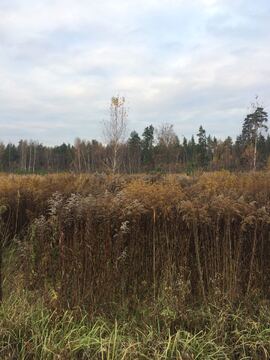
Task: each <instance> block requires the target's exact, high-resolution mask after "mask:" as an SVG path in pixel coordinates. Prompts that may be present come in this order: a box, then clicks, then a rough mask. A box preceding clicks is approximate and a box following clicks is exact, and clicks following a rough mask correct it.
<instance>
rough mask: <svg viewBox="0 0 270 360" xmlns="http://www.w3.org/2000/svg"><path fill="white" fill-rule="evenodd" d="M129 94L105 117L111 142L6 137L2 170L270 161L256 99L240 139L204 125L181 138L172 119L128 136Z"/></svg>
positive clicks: (182, 167)
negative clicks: (217, 133)
mask: <svg viewBox="0 0 270 360" xmlns="http://www.w3.org/2000/svg"><path fill="white" fill-rule="evenodd" d="M127 115H128V114H127V110H126V105H125V98H120V97H119V96H117V97H113V98H112V99H111V105H110V117H109V119H108V120H107V121H105V122H104V139H105V143H102V142H99V141H97V140H82V139H79V138H76V139H75V141H74V144H65V143H63V144H62V145H60V146H45V145H43V144H41V143H39V142H38V141H27V140H20V141H19V143H18V144H17V145H15V144H12V143H9V144H6V145H5V144H4V143H0V170H1V171H4V172H21V173H37V172H38V173H41V172H45V173H47V172H63V171H72V172H113V173H116V172H121V173H130V174H133V173H140V172H186V173H189V174H190V173H193V172H194V171H196V170H203V171H208V170H209V171H213V170H221V169H226V170H232V171H233V170H250V169H253V170H256V169H263V168H266V167H270V136H269V134H268V133H267V125H266V124H267V121H268V114H267V112H266V111H265V110H264V108H263V106H261V105H259V104H258V101H257V99H256V103H255V104H252V107H251V111H250V113H249V114H247V116H246V118H245V119H244V121H243V126H242V132H241V134H240V135H239V136H237V138H236V139H235V140H233V139H232V137H227V138H226V139H224V140H221V139H217V138H216V137H215V136H211V135H210V134H207V133H206V130H205V129H204V128H203V126H200V127H199V129H198V131H197V134H196V135H195V136H191V138H189V139H188V138H186V137H184V138H183V140H182V141H180V140H179V138H178V136H177V134H176V133H175V131H174V126H173V125H172V124H167V123H165V124H162V125H161V126H159V127H158V128H154V126H153V125H149V126H147V127H146V128H145V129H144V131H143V133H142V134H141V135H140V134H139V133H138V132H136V131H132V132H131V134H130V135H129V137H128V138H127V139H126V137H125V132H126V124H127Z"/></svg>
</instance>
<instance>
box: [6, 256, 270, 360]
mask: <svg viewBox="0 0 270 360" xmlns="http://www.w3.org/2000/svg"><path fill="white" fill-rule="evenodd" d="M5 263H6V264H5V267H8V271H7V269H6V271H5V273H6V274H8V275H9V276H8V277H6V279H5V294H6V296H5V299H4V301H3V303H2V305H0V359H1V360H26V359H29V360H30V359H33V360H34V359H35V360H36V359H37V360H43V359H48V360H50V359H52V360H56V359H60V360H69V359H82V360H84V359H91V360H95V359H97V360H99V359H101V360H113V359H114V360H124V359H131V360H136V359H148V360H157V359H177V360H192V359H193V360H194V359H198V360H207V359H209V360H212V359H213V360H214V359H230V360H231V359H232V360H234V359H235V360H236V359H237V360H238V359H241V360H244V359H245V360H247V359H250V360H251V359H252V360H266V359H269V358H270V327H269V325H270V305H269V303H268V302H266V301H264V302H263V301H260V302H259V301H258V299H255V298H254V299H251V301H250V302H249V303H247V304H245V305H241V306H236V305H233V304H231V303H229V302H228V301H227V302H226V301H223V302H222V303H219V304H217V303H216V304H212V305H210V304H209V305H208V306H201V307H197V308H195V307H193V308H189V307H188V306H185V307H183V309H182V310H181V311H178V312H177V311H176V310H175V309H174V308H173V299H172V302H171V303H170V302H168V301H167V300H166V301H164V299H160V300H159V301H158V302H157V303H156V305H155V306H152V307H151V306H149V305H148V306H147V305H146V304H142V305H141V308H140V309H138V310H137V311H136V313H133V314H130V313H129V312H127V311H124V309H121V310H120V312H119V313H118V314H117V316H113V315H112V316H111V317H109V316H108V315H107V316H106V317H105V316H104V317H94V316H92V318H90V317H89V315H87V314H86V313H84V312H82V311H65V312H59V311H58V312H57V311H56V310H51V309H49V308H48V307H46V305H45V303H44V301H43V298H42V297H41V295H40V294H37V293H31V292H30V291H24V290H23V289H22V285H21V281H20V274H19V272H18V271H17V270H16V267H15V264H16V262H14V257H13V255H12V256H11V257H9V258H8V257H6V261H5ZM7 279H8V280H7ZM11 279H13V281H11ZM8 293H10V295H9V296H7V294H8Z"/></svg>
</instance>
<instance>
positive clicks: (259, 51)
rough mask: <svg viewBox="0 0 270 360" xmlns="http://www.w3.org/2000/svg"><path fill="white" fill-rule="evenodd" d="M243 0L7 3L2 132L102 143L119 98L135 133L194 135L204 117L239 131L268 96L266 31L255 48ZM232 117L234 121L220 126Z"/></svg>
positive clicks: (1, 49) (1, 56) (0, 31)
mask: <svg viewBox="0 0 270 360" xmlns="http://www.w3.org/2000/svg"><path fill="white" fill-rule="evenodd" d="M241 2H242V0H241V1H240V0H239V1H238V0H235V2H232V1H231V0H226V1H225V0H194V1H192V2H189V3H187V2H186V1H179V0H164V1H160V0H144V1H143V0H137V1H134V0H115V1H113V2H112V1H111V0H103V1H99V2H97V1H89V0H77V1H75V0H65V1H64V0H54V1H53V0H42V1H41V0H35V1H34V0H20V1H15V0H14V1H10V2H6V3H5V4H4V3H2V2H1V3H0V16H1V23H0V39H1V43H0V115H1V116H0V124H2V125H1V126H2V130H3V131H2V136H3V134H5V131H6V130H7V129H11V128H12V129H13V130H14V139H17V138H18V136H21V127H22V125H20V124H22V123H23V128H24V131H25V132H24V134H26V135H27V128H29V129H30V127H31V128H32V130H31V132H30V130H29V134H31V137H33V131H36V137H37V138H38V137H39V133H38V129H42V131H43V132H46V131H45V128H46V126H47V132H46V133H44V138H43V141H44V140H45V141H46V140H47V139H46V138H45V135H46V136H48V140H47V141H48V142H50V141H52V140H51V139H54V141H56V142H58V141H63V140H65V139H64V136H66V137H67V139H66V140H69V141H72V139H73V137H75V136H77V135H78V136H83V137H85V136H86V133H87V131H89V137H97V138H100V137H101V130H100V121H101V120H102V118H104V117H105V116H107V107H108V102H109V99H110V97H111V96H112V95H114V94H117V93H120V94H123V95H125V96H126V97H127V100H128V103H129V106H130V116H129V117H130V126H132V127H134V128H138V130H139V131H140V130H142V128H143V126H146V125H147V124H149V122H153V123H154V125H155V124H158V123H160V122H162V121H171V122H175V123H176V128H177V129H178V130H179V132H181V133H185V129H186V131H187V132H188V133H187V135H190V133H191V132H193V133H196V127H197V126H198V124H200V122H201V121H204V122H205V124H204V125H205V127H206V128H207V124H209V126H210V127H211V128H210V129H208V130H209V131H213V132H216V133H217V132H219V133H221V134H224V136H225V135H228V134H229V133H233V134H235V133H236V132H237V131H238V128H239V124H240V122H241V120H242V113H243V111H245V109H246V106H247V103H248V102H249V101H250V100H251V99H250V97H252V96H253V95H254V94H255V93H259V94H261V95H262V96H267V94H268V92H269V90H270V89H269V85H268V84H269V80H270V79H269V76H270V71H269V65H268V64H269V63H270V61H269V60H270V51H269V50H268V41H269V35H268V33H266V32H265V33H262V34H263V36H262V35H261V36H260V39H259V40H258V41H257V42H256V43H254V42H251V38H250V36H251V35H249V34H248V30H249V29H250V28H252V26H253V21H254V18H252V19H251V18H250V16H249V14H248V13H247V12H246V11H247V10H246V11H241V12H240V11H239V10H238V7H237V4H238V5H239V4H240V3H241ZM247 3H250V1H249V0H248V1H247ZM229 5H231V6H232V7H230V6H229ZM260 20H261V23H260V24H261V25H262V22H263V24H264V26H266V28H267V27H268V28H269V25H268V22H267V21H266V20H265V19H260ZM209 24H210V25H211V26H210V25H209ZM224 24H225V25H224ZM243 24H244V26H245V28H244V31H243V29H242V26H243ZM240 25H241V26H240ZM252 29H253V28H252ZM262 29H264V28H263V27H262ZM230 30H231V31H232V30H233V33H231V34H230ZM261 31H263V30H261ZM235 33H237V35H238V36H235ZM225 35H226V36H225ZM237 114H238V118H237ZM232 116H233V117H234V119H233V121H234V124H233V123H230V122H227V123H226V122H224V119H225V118H226V117H228V118H232ZM5 118H7V119H10V120H9V121H11V122H12V123H9V124H5ZM45 118H46V121H45V120H44V119H45ZM57 118H58V119H59V123H57ZM18 119H20V121H18ZM185 119H187V122H185ZM211 119H212V120H211ZM213 119H215V121H213ZM237 121H239V123H237ZM33 124H36V126H34V125H33ZM39 124H40V125H39ZM54 124H66V130H65V131H62V130H63V128H61V126H62V125H61V126H60V127H58V130H57V129H56V131H55V132H54V133H53V134H52V129H53V126H54ZM177 124H178V125H177ZM227 124H230V127H228V128H227V127H226V125H227ZM60 128H61V129H62V130H61V133H60V132H59V129H60ZM16 129H18V132H17V133H18V135H16ZM33 129H34V130H33ZM71 129H72V130H71ZM191 129H193V131H192V130H191ZM57 134H58V136H59V137H58V141H57ZM29 136H30V135H29Z"/></svg>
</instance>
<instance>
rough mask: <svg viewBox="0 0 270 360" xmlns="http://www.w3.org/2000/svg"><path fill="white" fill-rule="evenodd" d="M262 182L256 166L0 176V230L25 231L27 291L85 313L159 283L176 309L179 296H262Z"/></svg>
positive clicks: (151, 292)
mask: <svg viewBox="0 0 270 360" xmlns="http://www.w3.org/2000/svg"><path fill="white" fill-rule="evenodd" d="M269 180H270V174H269V173H266V172H264V173H263V172H262V173H254V174H230V173H228V172H218V173H210V174H203V175H201V176H199V177H194V178H189V177H185V176H180V175H179V176H177V175H173V176H149V175H147V176H137V177H134V176H133V177H132V176H103V175H83V176H74V175H65V174H63V175H50V176H45V177H42V176H2V177H1V181H0V184H1V185H0V195H1V203H2V204H3V205H5V206H6V207H7V211H6V212H5V214H4V215H3V218H4V219H5V220H6V224H7V225H6V228H7V229H8V231H6V232H7V233H9V234H13V235H14V234H15V233H17V235H18V234H19V232H21V234H27V235H26V236H23V238H24V240H23V241H22V242H21V247H22V255H23V264H24V275H25V281H26V285H27V287H29V288H31V289H43V290H44V293H48V294H51V293H53V294H54V297H53V298H54V304H55V305H57V306H61V307H67V306H68V307H70V308H74V307H77V306H79V305H83V306H85V307H86V308H87V309H89V311H90V310H91V311H92V310H107V309H109V308H110V306H111V305H112V304H113V303H121V304H127V303H128V305H129V306H132V307H134V306H136V304H137V303H138V302H140V301H152V300H155V299H157V298H158V297H159V296H160V295H161V293H162V292H163V291H164V288H166V289H169V290H168V291H170V292H171V293H172V295H173V298H174V299H175V302H176V303H177V302H179V304H178V305H177V304H176V305H177V306H181V302H183V295H184V297H186V299H185V301H199V302H200V301H207V298H209V297H212V296H218V294H219V295H220V296H222V297H224V296H226V297H228V298H230V299H233V300H235V299H237V298H243V296H246V295H247V294H250V293H251V292H253V291H255V290H256V291H257V292H258V291H259V292H260V293H261V294H262V295H263V296H265V297H267V292H268V287H269V281H270V279H269V276H268V274H269V270H270V263H269V255H270V247H269V227H270V216H269V204H270V203H269V200H270V181H269ZM35 218H36V220H34V219H35ZM33 220H34V221H33ZM30 223H31V224H32V225H31V226H30V227H28V226H27V225H29V224H30ZM187 289H188V290H187Z"/></svg>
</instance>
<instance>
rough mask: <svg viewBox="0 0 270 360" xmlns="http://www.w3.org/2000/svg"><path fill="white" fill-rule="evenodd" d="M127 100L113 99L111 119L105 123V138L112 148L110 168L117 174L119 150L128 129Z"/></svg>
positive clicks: (109, 158)
mask: <svg viewBox="0 0 270 360" xmlns="http://www.w3.org/2000/svg"><path fill="white" fill-rule="evenodd" d="M125 101H126V100H125V98H124V97H120V96H119V95H118V96H116V97H112V99H111V105H110V119H109V120H107V121H104V137H105V141H106V143H107V145H108V146H109V147H110V155H109V157H108V164H107V165H108V166H109V167H110V169H111V171H112V172H113V173H115V172H116V171H117V170H118V169H119V165H120V164H119V150H120V147H121V144H122V143H123V142H124V140H125V135H126V128H127V116H128V114H127V109H126V106H125Z"/></svg>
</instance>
